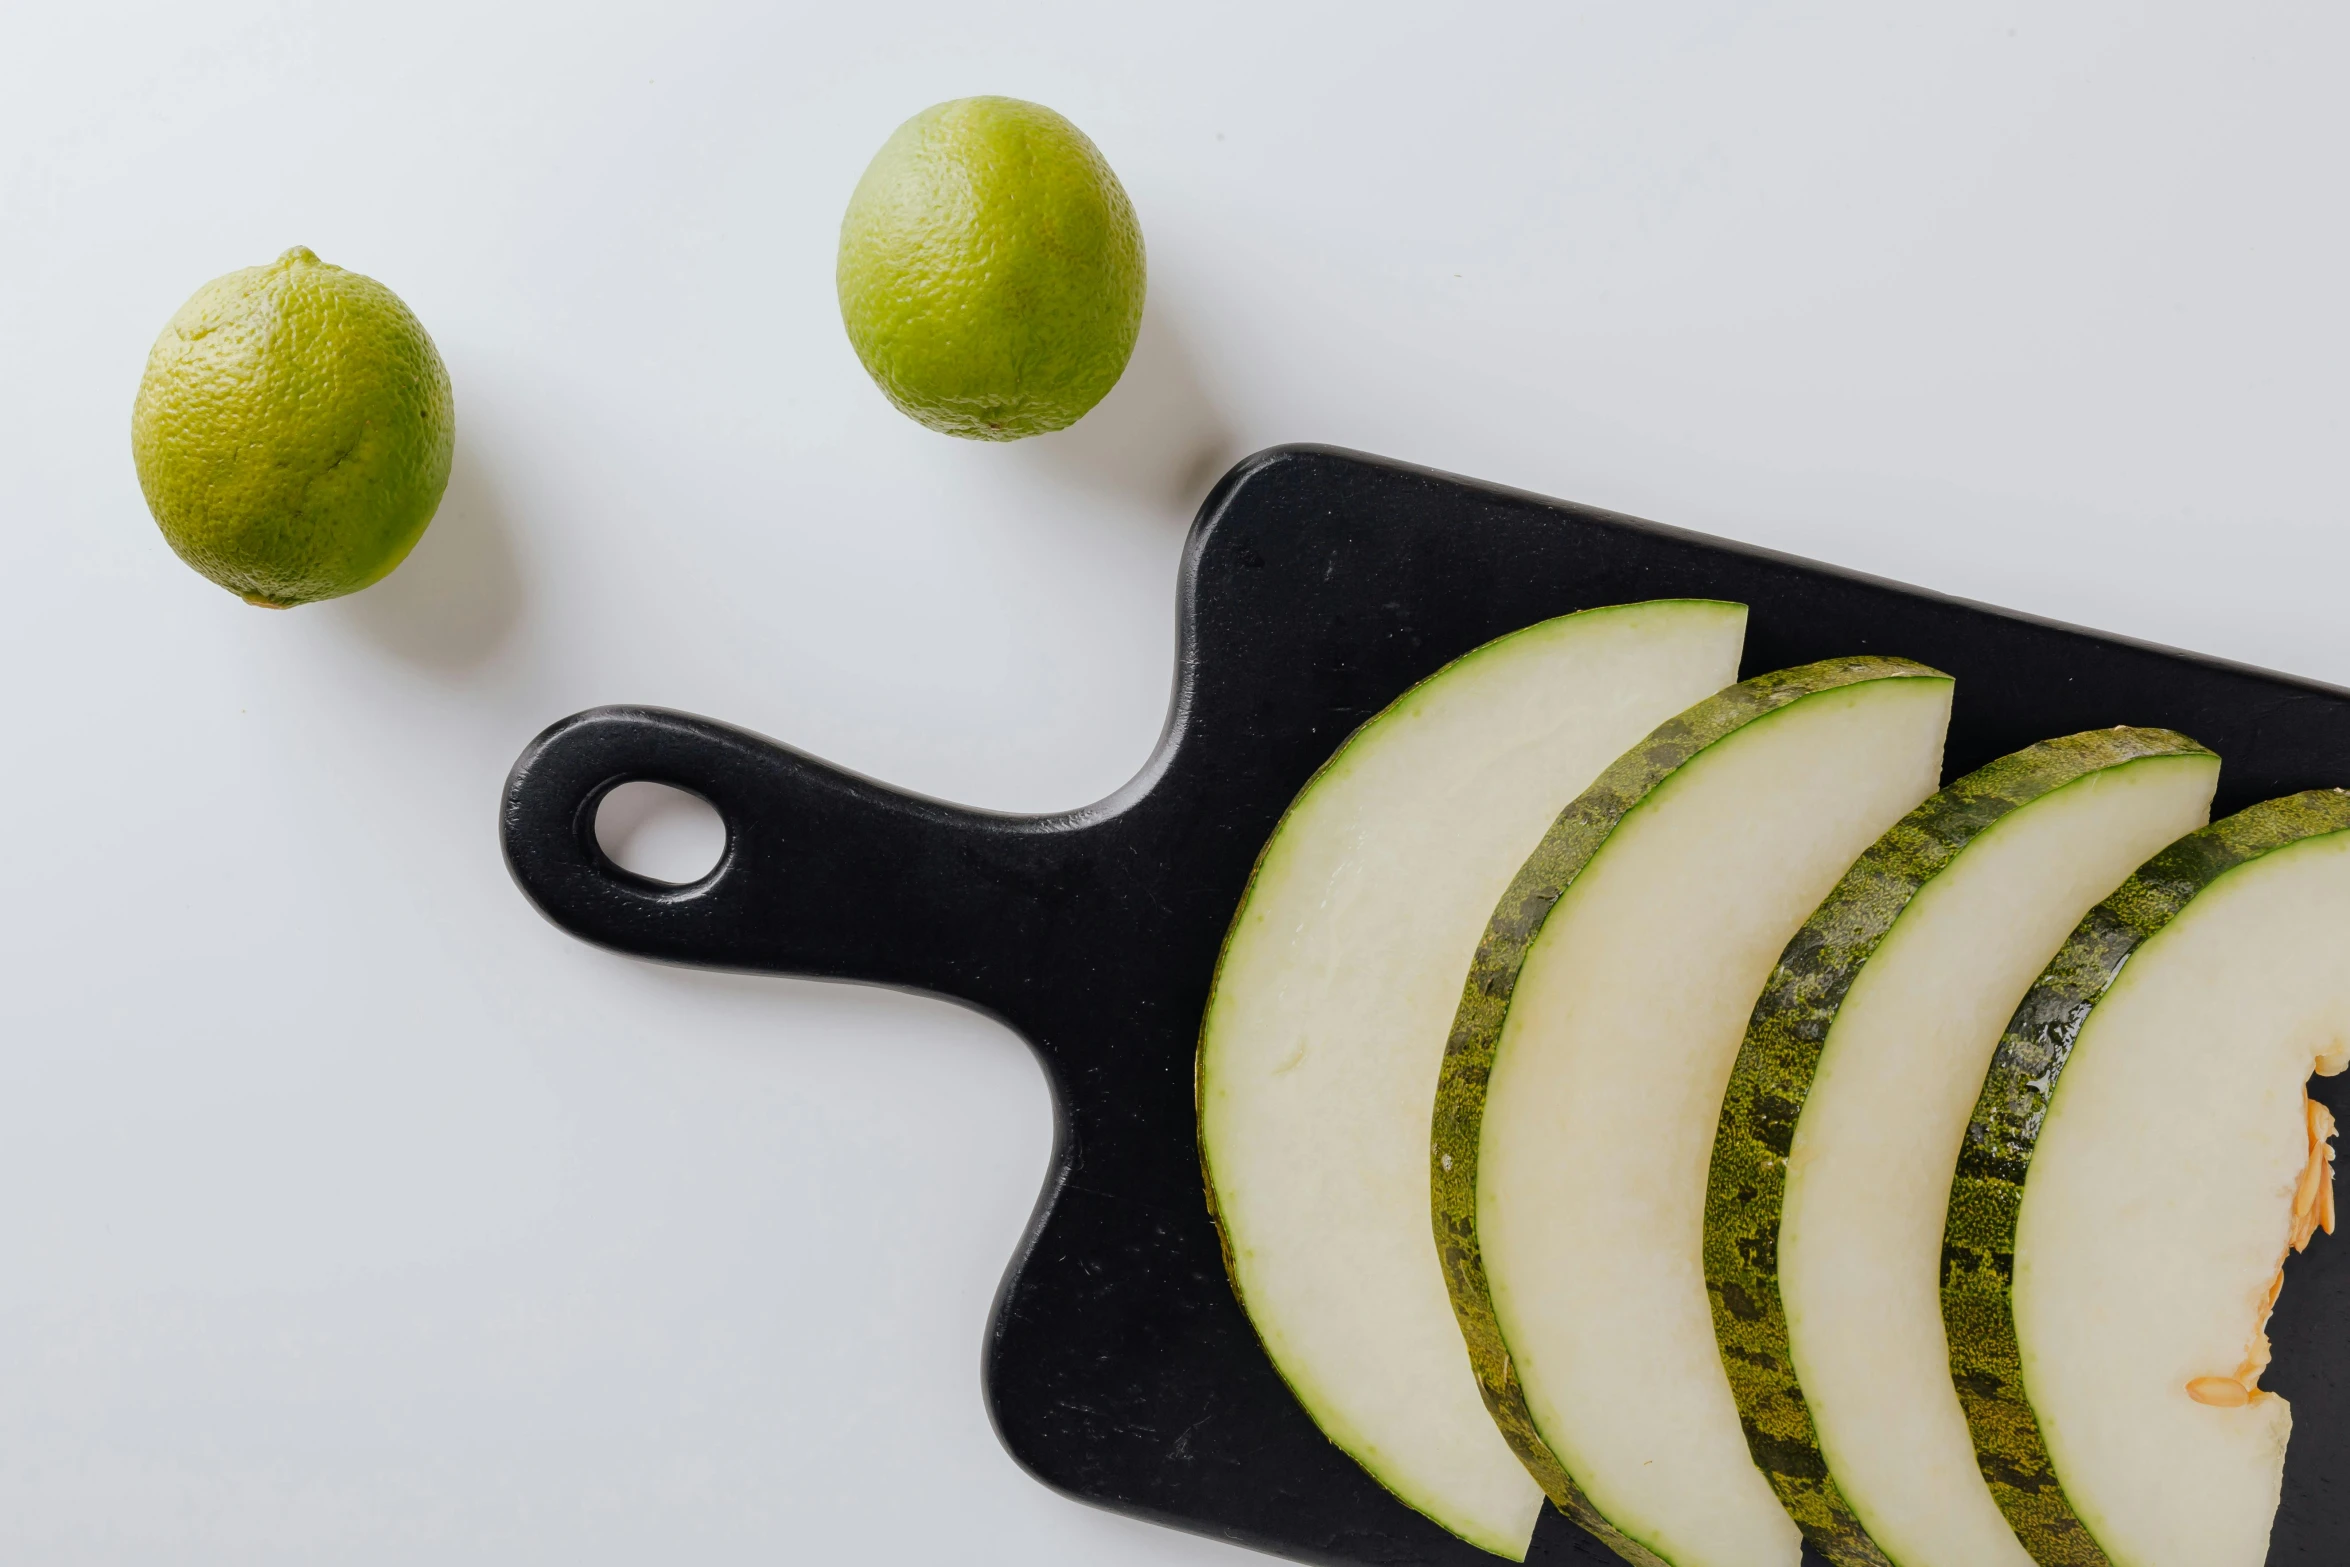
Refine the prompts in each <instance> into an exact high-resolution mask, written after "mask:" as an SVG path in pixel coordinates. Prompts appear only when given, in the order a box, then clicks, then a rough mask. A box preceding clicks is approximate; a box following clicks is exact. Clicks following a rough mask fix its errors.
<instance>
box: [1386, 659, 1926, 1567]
mask: <svg viewBox="0 0 2350 1567" xmlns="http://www.w3.org/2000/svg"><path fill="white" fill-rule="evenodd" d="M1949 716H1950V681H1949V679H1948V677H1947V676H1944V675H1940V674H1937V673H1935V672H1934V671H1933V670H1930V669H1927V668H1925V667H1923V666H1922V665H1918V664H1912V663H1908V662H1906V661H1904V660H1900V659H1886V658H1851V659H1836V660H1832V661H1829V662H1826V663H1821V664H1811V665H1806V666H1804V667H1802V668H1800V669H1792V670H1786V671H1782V672H1780V673H1778V674H1774V675H1765V676H1762V677H1759V678H1757V679H1754V680H1749V681H1747V682H1745V683H1744V684H1742V685H1739V686H1736V687H1733V688H1732V689H1730V690H1728V691H1724V692H1721V693H1720V694H1718V695H1716V696H1713V697H1710V698H1708V699H1707V700H1705V701H1703V702H1700V703H1698V704H1697V705H1696V706H1695V707H1693V708H1691V709H1690V710H1689V711H1688V712H1686V713H1684V714H1682V715H1681V716H1680V717H1678V718H1676V719H1674V720H1673V721H1672V722H1671V723H1669V724H1666V725H1664V726H1663V727H1661V728H1660V729H1658V730H1657V732H1656V733H1655V734H1653V735H1651V736H1649V738H1648V739H1646V740H1644V741H1642V742H1641V743H1640V744H1639V745H1637V746H1635V747H1634V748H1633V749H1632V750H1631V751H1629V752H1627V753H1626V754H1625V756H1624V757H1623V758H1622V760H1620V761H1618V762H1617V763H1616V764H1615V766H1613V767H1611V768H1610V769H1609V770H1608V771H1607V773H1606V774H1605V775H1603V776H1602V777H1601V778H1600V780H1599V781H1598V782H1597V783H1596V784H1594V785H1593V786H1592V788H1591V790H1590V792H1588V793H1587V794H1585V795H1584V796H1583V798H1582V799H1580V800H1578V801H1576V802H1575V804H1574V805H1573V806H1572V807H1570V808H1569V809H1568V810H1567V811H1566V812H1565V813H1564V814H1563V815H1562V816H1561V817H1560V818H1559V821H1558V824H1557V825H1556V826H1555V827H1553V828H1552V829H1551V831H1550V833H1549V834H1548V835H1547V836H1546V837H1545V838H1544V839H1543V842H1542V845H1541V847H1540V848H1539V849H1537V850H1536V851H1535V852H1534V855H1533V856H1532V858H1530V859H1529V860H1528V861H1527V862H1526V866H1525V868H1524V870H1522V871H1521V872H1520V873H1519V875H1518V878H1517V880H1516V881H1515V882H1514V883H1512V884H1511V887H1510V889H1509V892H1508V894H1507V895H1506V896H1505V897H1504V898H1503V899H1502V901H1501V903H1500V905H1499V907H1498V909H1497V911H1496V913H1495V914H1494V917H1493V923H1492V925H1491V926H1490V927H1489V928H1488V930H1487V932H1486V935H1485V939H1484V941H1483V942H1482V943H1481V944H1480V946H1479V948H1478V952H1477V961H1476V966H1475V967H1474V968H1473V969H1472V970H1471V971H1470V975H1469V983H1468V986H1467V988H1466V992H1465V994H1464V995H1463V997H1462V1000H1461V1009H1460V1014H1459V1016H1458V1018H1457V1019H1456V1020H1455V1022H1454V1026H1453V1034H1452V1038H1451V1040H1450V1042H1449V1043H1448V1045H1447V1047H1446V1053H1445V1062H1444V1066H1445V1073H1444V1079H1443V1083H1442V1085H1441V1086H1440V1088H1439V1090H1438V1096H1437V1113H1436V1119H1435V1126H1434V1139H1433V1140H1434V1145H1435V1146H1434V1149H1433V1152H1434V1156H1435V1169H1434V1171H1433V1172H1432V1179H1433V1201H1434V1209H1435V1220H1436V1228H1437V1235H1438V1243H1439V1246H1440V1248H1441V1249H1442V1251H1443V1252H1444V1256H1445V1264H1446V1273H1447V1277H1448V1280H1449V1282H1450V1284H1451V1286H1452V1292H1453V1305H1454V1308H1455V1310H1456V1311H1457V1312H1458V1313H1459V1315H1460V1318H1461V1326H1462V1330H1463V1333H1464V1336H1465V1337H1466V1338H1467V1339H1468V1342H1469V1347H1470V1358H1471V1359H1472V1361H1473V1362H1474V1363H1475V1365H1476V1367H1477V1371H1478V1375H1479V1379H1480V1381H1481V1383H1482V1384H1483V1386H1484V1389H1485V1393H1486V1397H1487V1400H1488V1402H1489V1403H1490V1404H1491V1405H1492V1406H1493V1408H1494V1412H1495V1416H1496V1419H1497V1421H1498V1423H1499V1424H1500V1425H1501V1426H1502V1428H1503V1430H1504V1431H1505V1432H1507V1433H1508V1434H1509V1436H1510V1438H1511V1440H1512V1444H1513V1445H1514V1446H1516V1447H1517V1448H1518V1450H1519V1456H1520V1457H1522V1458H1524V1459H1525V1460H1526V1462H1527V1465H1528V1467H1529V1468H1531V1469H1532V1470H1533V1471H1534V1473H1535V1474H1536V1476H1537V1477H1538V1478H1540V1479H1541V1480H1542V1481H1543V1482H1544V1488H1545V1489H1546V1490H1548V1491H1549V1492H1550V1494H1551V1495H1552V1497H1553V1498H1554V1499H1555V1500H1557V1501H1558V1502H1559V1504H1560V1506H1561V1507H1563V1508H1565V1509H1566V1510H1567V1511H1568V1512H1569V1513H1571V1514H1572V1515H1574V1516H1575V1517H1576V1518H1577V1519H1578V1521H1580V1522H1582V1523H1583V1524H1584V1525H1585V1526H1586V1527H1587V1528H1590V1529H1592V1530H1593V1532H1595V1533H1597V1534H1599V1535H1600V1536H1601V1537H1602V1538H1603V1539H1605V1540H1606V1541H1607V1542H1608V1543H1609V1544H1610V1545H1612V1546H1613V1547H1614V1548H1615V1549H1616V1550H1617V1552H1618V1553H1619V1554H1621V1555H1623V1556H1625V1557H1626V1558H1628V1559H1629V1560H1632V1561H1635V1562H1642V1563H1651V1562H1658V1561H1664V1562H1670V1563H1673V1564H1676V1567H1793V1564H1794V1563H1795V1561H1796V1559H1797V1554H1798V1550H1799V1546H1800V1541H1799V1537H1798V1535H1797V1533H1796V1528H1795V1525H1794V1524H1793V1523H1791V1522H1790V1521H1789V1520H1788V1517H1787V1514H1786V1512H1785V1511H1784V1510H1783V1509H1782V1508H1781V1507H1780V1505H1779V1502H1778V1499H1777V1497H1776V1496H1775V1495H1774V1494H1773V1493H1772V1490H1771V1487H1770V1484H1769V1482H1768V1481H1766V1480H1765V1479H1764V1478H1763V1475H1762V1472H1761V1471H1760V1470H1759V1469H1757V1468H1756V1467H1755V1465H1754V1461H1753V1459H1752V1458H1751V1457H1750V1456H1749V1455H1748V1453H1747V1448H1746V1439H1745V1437H1744V1435H1743V1434H1742V1432H1741V1431H1740V1429H1739V1423H1738V1408H1737V1405H1736V1404H1735V1403H1734V1402H1733V1400H1732V1398H1731V1394H1730V1384H1729V1381H1728V1379H1727V1378H1726V1377H1725V1376H1724V1374H1723V1371H1722V1361H1721V1355H1720V1352H1719V1351H1718V1350H1717V1349H1716V1348H1715V1345H1714V1335H1713V1319H1712V1313H1711V1309H1710V1307H1709V1306H1708V1304H1707V1297H1706V1290H1705V1274H1704V1270H1703V1264H1702V1255H1701V1253H1702V1248H1703V1242H1704V1207H1705V1191H1706V1172H1707V1168H1708V1161H1709V1159H1710V1156H1711V1154H1712V1150H1713V1142H1714V1127H1715V1123H1716V1121H1717V1119H1718V1118H1719V1116H1720V1113H1721V1108H1722V1092H1723V1088H1724V1085H1725V1084H1726V1083H1727V1081H1728V1079H1729V1075H1730V1067H1731V1063H1732V1062H1733V1061H1734V1060H1735V1059H1736V1058H1737V1054H1738V1046H1739V1042H1740V1041H1741V1040H1742V1039H1743V1038H1744V1037H1745V1033H1746V1020H1747V1017H1748V1015H1749V1013H1750V1012H1751V1011H1752V1010H1753V1007H1754V998H1755V994H1756V992H1757V991H1759V990H1760V989H1761V988H1762V983H1763V981H1764V979H1765V978H1766V977H1768V976H1769V974H1770V971H1771V965H1772V963H1773V962H1774V961H1775V960H1776V959H1777V958H1778V956H1779V953H1780V951H1781V949H1782V948H1784V947H1785V946H1786V944H1787V940H1788V938H1789V937H1790V936H1792V935H1793V934H1794V933H1795V930H1796V928H1797V927H1798V926H1799V925H1801V924H1802V923H1803V920H1804V917H1805V916H1806V915H1808V914H1809V913H1811V911H1812V910H1813V909H1814V908H1816V907H1817V906H1818V904H1819V901H1820V899H1821V898H1822V897H1823V896H1825V895H1826V893H1827V892H1828V890H1829V888H1831V887H1833V886H1834V885H1835V884H1836V879H1837V878H1838V877H1839V876H1841V875H1842V874H1843V873H1844V871H1845V869H1846V867H1848V866H1849V865H1851V863H1852V861H1853V857H1854V856H1855V855H1857V854H1859V853H1860V851H1861V850H1863V849H1865V848H1866V847H1868V845H1869V844H1870V843H1871V842H1873V841H1874V840H1875V839H1876V838H1877V836H1878V835H1879V834H1881V833H1883V832H1884V831H1885V829H1886V828H1887V827H1890V826H1891V825H1892V824H1893V823H1894V822H1895V821H1897V820H1899V819H1900V818H1901V817H1902V815H1903V814H1904V813H1906V812H1907V811H1908V810H1909V809H1910V808H1911V807H1912V806H1914V805H1916V804H1917V803H1918V801H1919V800H1921V799H1923V798H1925V797H1926V796H1927V795H1929V794H1931V793H1932V792H1933V790H1934V786H1935V784H1936V782H1937V781H1938V777H1939V774H1940V771H1941V763H1942V736H1943V730H1944V728H1945V726H1946V725H1947V724H1948V722H1949Z"/></svg>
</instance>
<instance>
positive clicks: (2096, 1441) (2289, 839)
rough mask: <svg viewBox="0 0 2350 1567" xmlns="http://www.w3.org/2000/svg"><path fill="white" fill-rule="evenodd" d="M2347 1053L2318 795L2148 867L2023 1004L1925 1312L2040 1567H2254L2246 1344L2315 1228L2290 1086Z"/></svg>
mask: <svg viewBox="0 0 2350 1567" xmlns="http://www.w3.org/2000/svg"><path fill="white" fill-rule="evenodd" d="M2346 1057H2350V794H2344V793H2342V792H2340V791H2338V790H2321V791H2312V792H2310V793H2307V794H2299V795H2292V796H2288V797H2286V798H2284V799H2281V800H2271V801H2268V802H2267V803H2265V804H2262V805H2256V806H2254V807H2252V808H2251V809H2250V810H2246V811H2242V812H2239V813H2237V814H2236V815H2234V816H2231V817H2228V818H2226V819H2225V820H2223V821H2218V822H2214V823H2213V824H2212V825H2211V826H2209V827H2207V828H2204V829H2203V830H2201V831H2199V832H2195V833H2191V834H2189V835H2188V836H2187V837H2185V838H2183V839H2181V840H2180V841H2179V842H2177V843H2176V844H2173V845H2172V846H2170V847H2169V848H2167V849H2165V850H2164V851H2162V853H2160V854H2158V855H2156V856H2155V857H2154V858H2153V859H2152V860H2150V861H2148V862H2147V864H2146V865H2145V866H2144V867H2142V868H2141V869H2140V870H2139V871H2138V872H2137V873H2136V874H2135V875H2133V876H2131V878H2130V879H2129V880H2128V881H2127V882H2125V883H2123V884H2122V886H2121V888H2120V890H2119V891H2117V892H2115V893H2114V894H2113V895H2112V896H2111V897H2109V898H2107V899H2106V900H2105V901H2104V902H2103V903H2101V904H2099V905H2098V906H2097V907H2096V908H2095V909H2093V910H2091V911H2090V913H2089V915H2088V917H2087V918H2085V919H2084V920H2083V921H2082V922H2081V924H2080V926H2079V927H2078V928H2077V929H2076V930H2075V931H2074V933H2073V934H2072V936H2071V937H2070V938H2069V939H2068V940H2067V941H2066V943H2065V945H2064V948H2063V949H2062V950H2061V951H2060V952H2059V953H2058V954H2057V956H2056V958H2055V959H2054V961H2052V962H2051V963H2050V964H2049V966H2048V969H2047V971H2046V972H2045V973H2044V974H2043V975H2042V976H2041V977H2040V979H2039V980H2038V981H2037V982H2036V983H2035V984H2034V985H2033V987H2032V989H2031V991H2030V992H2029V993H2028V994H2027V995H2026V996H2025V997H2024V1000H2023V1003H2022V1005H2021V1006H2020V1007H2018V1008H2017V1011H2016V1014H2015V1017H2014V1019H2013V1020H2012V1021H2011V1022H2010V1023H2009V1025H2008V1028H2007V1030H2006V1033H2005V1035H2004V1037H2003V1038H2002V1039H2001V1040H2000V1044H1999V1049H1998V1051H1997V1053H1996V1054H1995V1055H1994V1057H1993V1059H1992V1063H1991V1070H1990V1072H1989V1074H1988V1076H1987V1077H1986V1079H1985V1081H1984V1085H1983V1090H1982V1095H1981V1097H1980V1098H1979V1099H1978V1101H1977V1103H1976V1107H1975V1112H1974V1117H1973V1120H1972V1122H1971V1123H1970V1124H1969V1126H1968V1128H1967V1134H1966V1146H1965V1150H1964V1152H1963V1153H1962V1154H1961V1156H1960V1160H1959V1166H1958V1175H1957V1179H1956V1180H1955V1181H1954V1182H1953V1184H1952V1188H1951V1196H1950V1210H1949V1219H1948V1230H1947V1233H1946V1236H1945V1243H1946V1247H1947V1253H1948V1260H1947V1261H1946V1263H1945V1266H1944V1271H1943V1284H1942V1305H1943V1316H1944V1320H1945V1322H1946V1324H1947V1326H1948V1331H1949V1338H1950V1348H1951V1365H1952V1370H1953V1373H1954V1375H1955V1378H1956V1381H1957V1384H1958V1390H1959V1395H1960V1400H1961V1403H1962V1404H1963V1406H1964V1407H1965V1410H1966V1414H1967V1419H1968V1423H1969V1425H1970V1427H1971V1428H1972V1431H1973V1434H1974V1440H1975V1447H1976V1451H1977V1453H1978V1455H1979V1456H1980V1460H1981V1465H1982V1469H1983V1472H1984V1475H1985V1477H1986V1478H1987V1479H1989V1480H1990V1481H1991V1485H1992V1494H1993V1495H1994V1496H1995V1497H1996V1498H1997V1500H1998V1502H1999V1504H2000V1507H2001V1510H2002V1511H2003V1512H2005V1513H2006V1514H2007V1517H2008V1519H2009V1521H2010V1522H2011V1523H2013V1524H2014V1525H2015V1529H2016V1533H2017V1535H2018V1537H2019V1538H2021V1539H2022V1540H2023V1542H2024V1544H2025V1545H2026V1546H2027V1547H2029V1548H2030V1549H2031V1551H2032V1553H2033V1555H2034V1556H2035V1557H2036V1558H2038V1560H2039V1561H2041V1562H2043V1563H2058V1564H2071V1563H2088V1564H2100V1567H2102V1564H2108V1563H2110V1564H2112V1567H2260V1563H2261V1562H2262V1561H2264V1560H2265V1558H2266V1556H2267V1554H2268V1537H2269V1528H2270V1525H2271V1523H2272V1522H2273V1521H2274V1519H2275V1515H2276V1508H2277V1502H2278V1497H2279V1494H2280V1488H2281V1485H2282V1482H2283V1475H2284V1457H2285V1442H2286V1438H2287V1436H2288V1435H2289V1434H2290V1431H2291V1428H2292V1415H2291V1411H2290V1409H2289V1408H2288V1407H2287V1405H2286V1403H2285V1401H2284V1400H2283V1399H2281V1398H2279V1397H2277V1396H2276V1395H2275V1394H2273V1393H2268V1392H2263V1391H2261V1390H2260V1389H2259V1377H2260V1372H2261V1370H2262V1369H2263V1368H2264V1367H2265V1366H2266V1364H2267V1361H2268V1343H2267V1338H2266V1334H2265V1331H2264V1329H2265V1326H2266V1323H2267V1319H2268V1313H2269V1309H2270V1308H2271V1307H2272V1306H2273V1305H2274V1304H2275V1301H2276V1294H2277V1290H2278V1288H2279V1287H2280V1285H2281V1282H2282V1272H2281V1269H2282V1267H2283V1264H2284V1261H2285V1258H2286V1255H2287V1254H2288V1252H2289V1250H2290V1249H2291V1248H2292V1247H2293V1246H2295V1245H2296V1244H2305V1243H2306V1242H2307V1240H2308V1237H2309V1232H2310V1231H2311V1230H2312V1229H2313V1228H2319V1227H2322V1225H2323V1221H2324V1220H2325V1219H2326V1218H2328V1217H2330V1216H2331V1185H2332V1171H2331V1167H2330V1160H2329V1150H2328V1148H2327V1147H2326V1144H2325V1140H2324V1134H2325V1133H2327V1132H2330V1131H2331V1129H2332V1123H2331V1120H2330V1118H2329V1117H2326V1116H2325V1115H2324V1114H2323V1111H2322V1109H2319V1108H2313V1107H2312V1106H2311V1104H2310V1102H2309V1100H2308V1097H2307V1083H2308V1079H2309V1076H2310V1074H2311V1072H2312V1071H2315V1072H2318V1073H2321V1074H2327V1075H2330V1074H2332V1073H2335V1072H2339V1071H2341V1070H2342V1067H2343V1065H2344V1062H2345V1059H2346ZM2011 1258H2012V1261H2010V1259H2011Z"/></svg>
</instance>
